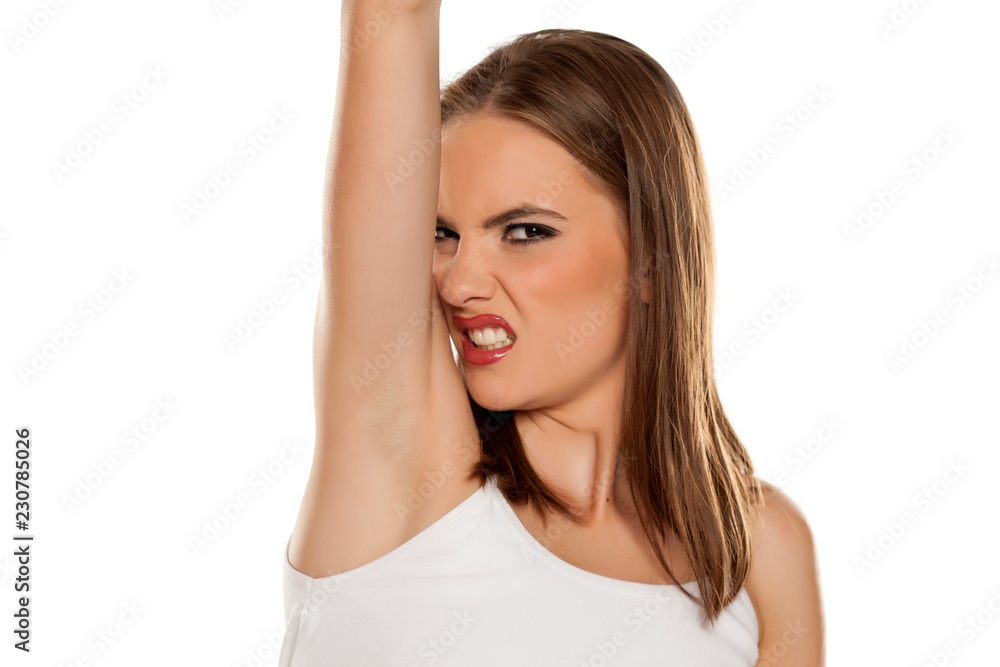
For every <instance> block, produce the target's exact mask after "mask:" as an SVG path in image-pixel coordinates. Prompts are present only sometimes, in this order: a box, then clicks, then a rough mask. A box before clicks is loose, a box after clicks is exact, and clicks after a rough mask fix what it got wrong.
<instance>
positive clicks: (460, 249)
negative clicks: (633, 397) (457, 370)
mask: <svg viewBox="0 0 1000 667" xmlns="http://www.w3.org/2000/svg"><path fill="white" fill-rule="evenodd" d="M442 129H443V132H442V145H441V151H442V152H441V182H440V192H439V197H438V218H439V222H438V227H437V232H436V238H435V241H434V263H433V273H434V280H435V283H436V285H437V290H438V294H439V296H440V298H441V305H442V307H443V308H444V313H445V316H446V321H447V323H448V327H449V330H450V332H451V338H452V341H453V342H454V344H455V347H456V348H457V350H458V354H459V358H460V363H462V365H463V371H464V374H465V379H466V384H467V385H468V388H469V392H470V393H471V394H472V396H473V398H474V399H475V400H476V402H477V403H479V404H480V405H482V406H483V407H486V408H488V409H491V410H529V409H536V408H541V407H545V406H548V405H558V404H560V403H562V402H567V401H569V400H570V399H571V398H572V397H574V396H576V395H577V394H578V393H580V388H581V387H589V386H593V385H594V384H595V383H601V381H602V380H609V379H612V378H613V377H614V374H616V373H618V374H621V373H623V365H622V363H623V361H624V351H625V350H624V332H625V324H626V322H627V316H628V313H627V306H628V296H629V289H630V286H631V283H630V281H629V271H630V266H629V264H630V262H629V257H628V251H627V246H626V243H627V240H626V238H625V236H624V226H623V223H622V222H621V221H620V219H619V211H618V208H617V207H616V204H615V202H614V200H613V199H612V198H611V196H610V195H609V194H608V193H607V192H606V191H605V190H604V189H603V186H602V185H601V184H600V182H599V181H598V180H597V177H596V176H594V175H593V174H592V173H590V172H589V170H586V169H585V167H583V165H581V164H580V163H579V162H577V161H576V160H575V159H574V158H573V156H572V155H571V154H570V153H569V152H568V151H566V150H565V149H564V148H563V147H562V146H561V145H560V144H559V143H558V142H556V141H554V140H552V139H550V138H549V137H548V136H547V135H545V134H544V133H543V132H541V131H539V130H537V129H535V128H534V127H532V126H531V125H529V124H527V123H525V122H522V121H518V120H514V119H510V118H506V117H502V116H498V115H494V114H488V113H482V112H480V113H476V114H472V115H469V116H464V117H461V118H457V119H454V120H452V121H449V122H448V123H447V124H446V125H445V127H444V128H442ZM531 206H533V207H536V208H538V209H548V210H549V211H552V213H544V212H536V213H529V214H520V215H517V216H515V217H513V218H511V219H509V220H507V221H506V223H505V224H503V225H500V226H497V227H493V228H491V229H489V230H485V231H484V230H483V229H482V228H481V226H482V224H483V223H484V222H485V221H486V220H487V219H489V218H492V217H494V216H497V215H498V214H501V213H504V212H506V211H508V210H510V209H515V208H520V207H531ZM518 224H521V225H524V226H521V227H517V226H515V227H513V228H510V227H509V226H510V225H518ZM517 241H527V242H523V243H517ZM483 313H492V314H496V315H499V316H500V317H502V318H503V319H505V320H506V321H507V323H508V324H509V325H510V326H511V328H512V329H513V333H514V335H515V341H514V343H513V345H512V346H511V348H510V349H509V351H508V352H507V354H506V355H505V356H503V357H502V358H501V359H500V360H499V361H496V362H494V363H490V364H485V365H477V364H473V363H470V362H468V361H467V360H466V358H465V351H464V345H463V340H462V338H463V334H461V333H460V331H459V329H458V328H457V326H456V325H455V322H454V320H453V317H454V316H455V315H458V316H460V317H466V318H469V317H473V316H475V315H480V314H483Z"/></svg>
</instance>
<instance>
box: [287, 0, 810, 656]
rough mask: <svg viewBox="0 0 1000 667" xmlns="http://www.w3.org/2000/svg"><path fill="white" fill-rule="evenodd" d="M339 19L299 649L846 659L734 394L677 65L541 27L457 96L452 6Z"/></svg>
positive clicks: (601, 38)
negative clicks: (733, 404)
mask: <svg viewBox="0 0 1000 667" xmlns="http://www.w3.org/2000/svg"><path fill="white" fill-rule="evenodd" d="M342 12H343V13H342V20H343V25H342V33H341V34H342V49H341V60H340V73H339V80H338V93H337V108H336V113H335V122H334V128H333V133H332V139H331V144H330V153H329V161H328V172H327V181H326V182H327V191H326V193H325V206H324V209H323V235H324V236H323V241H324V250H325V260H324V261H325V266H324V275H323V281H322V286H321V289H320V298H319V305H318V311H317V315H316V324H315V339H314V341H315V342H314V359H315V367H314V375H315V378H314V380H315V401H316V446H315V451H314V456H313V461H312V467H311V471H310V476H309V480H308V484H307V487H306V491H305V496H304V498H303V501H302V506H301V510H300V512H299V516H298V520H297V522H296V524H295V527H294V530H293V532H292V534H291V536H290V539H289V541H288V544H287V547H286V553H285V562H284V576H285V579H284V586H285V589H284V590H285V612H286V621H287V628H286V635H285V639H284V643H283V645H282V649H281V657H280V665H282V667H291V666H295V667H313V666H318V665H352V666H353V665H401V666H404V667H405V666H408V665H432V664H435V665H464V666H468V665H476V666H483V665H504V666H507V665H545V666H549V665H557V664H563V665H574V666H576V665H587V666H590V665H595V666H596V665H606V664H617V665H653V664H669V665H698V666H707V665H711V666H713V667H721V666H725V665H733V666H736V665H741V666H753V665H758V666H763V665H770V666H778V665H781V666H786V667H788V666H792V665H794V666H795V667H819V666H822V665H823V664H824V657H823V656H824V632H823V619H822V611H821V602H820V592H819V584H818V574H817V571H816V565H815V556H814V552H813V543H812V537H811V533H810V530H809V527H808V524H807V523H806V520H805V519H804V518H803V516H802V514H801V512H800V511H799V510H798V509H797V507H796V506H795V505H794V504H793V503H792V502H791V500H789V498H788V497H787V496H785V495H784V494H783V493H781V492H780V491H779V490H777V489H776V488H774V487H773V486H771V485H769V484H767V483H765V482H762V481H760V480H759V479H757V478H756V477H755V476H754V471H753V466H752V464H751V461H750V458H749V456H748V455H747V452H746V450H745V449H744V447H743V445H742V444H741V442H740V440H739V439H738V437H737V436H736V434H735V433H734V431H733V428H732V426H731V425H730V423H729V421H728V420H727V418H726V416H725V414H724V412H723V409H722V406H721V405H720V401H719V396H718V393H717V391H716V385H715V378H714V372H713V363H712V348H711V341H712V307H713V279H714V273H713V262H714V246H713V232H712V223H711V213H710V208H709V195H708V184H707V181H706V177H705V171H704V166H703V163H702V157H701V152H700V148H699V145H698V140H697V136H696V134H695V131H694V128H693V126H692V122H691V118H690V116H689V114H688V111H687V108H686V106H685V104H684V101H683V99H682V98H681V95H680V93H679V92H678V90H677V88H676V87H675V86H674V83H673V81H672V80H671V79H670V77H669V76H668V75H667V74H666V72H664V70H663V69H662V67H661V66H660V65H659V64H658V63H656V61H654V60H653V59H652V58H650V56H648V55H647V54H646V53H645V52H643V51H642V50H640V49H638V48H637V47H635V46H633V45H632V44H629V43H628V42H625V41H623V40H621V39H618V38H615V37H612V36H610V35H606V34H602V33H595V32H588V31H576V30H542V31H539V32H536V33H531V34H527V35H522V36H520V37H518V38H516V39H514V40H513V41H511V42H510V43H508V44H505V45H502V46H500V47H499V48H497V49H496V50H494V51H493V52H492V53H490V54H489V55H488V56H487V57H486V58H485V59H483V61H482V62H480V63H479V64H477V65H476V66H475V67H473V68H472V69H471V70H470V71H468V72H466V73H465V74H464V75H462V76H461V77H459V78H457V79H456V80H454V81H452V82H451V83H450V84H449V85H447V87H446V88H445V89H444V91H443V92H442V91H440V90H439V79H438V66H439V63H438V31H439V23H438V21H439V14H440V0H405V1H403V0H346V1H345V2H344V4H343V8H342ZM449 341H453V342H454V344H455V346H456V348H457V350H458V357H457V358H456V357H455V356H453V353H452V348H451V345H450V342H449Z"/></svg>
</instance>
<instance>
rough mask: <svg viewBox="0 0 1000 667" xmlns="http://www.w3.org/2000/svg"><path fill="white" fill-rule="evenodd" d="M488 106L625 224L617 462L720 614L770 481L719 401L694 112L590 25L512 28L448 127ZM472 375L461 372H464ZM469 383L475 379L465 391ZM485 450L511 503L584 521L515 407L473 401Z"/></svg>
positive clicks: (707, 219) (482, 471) (446, 116)
mask: <svg viewBox="0 0 1000 667" xmlns="http://www.w3.org/2000/svg"><path fill="white" fill-rule="evenodd" d="M476 111H489V112H492V113H496V114H501V115H506V116H508V117H511V118H515V119H519V120H522V121H526V122H528V123H531V124H532V125H533V126H535V127H537V128H538V129H540V130H542V131H544V132H545V133H547V134H548V135H549V136H550V137H552V138H554V139H555V140H556V141H558V142H559V143H561V144H562V145H563V146H564V147H565V148H566V149H567V150H568V151H569V152H570V153H571V154H572V155H573V157H574V158H576V160H578V161H579V163H581V164H582V165H584V166H586V167H587V168H588V169H589V170H590V171H591V172H593V173H594V174H596V175H597V176H598V177H600V179H602V180H603V182H604V183H605V184H606V185H607V186H608V188H609V192H611V193H613V194H614V195H615V197H616V198H617V199H618V201H619V205H620V209H621V210H622V211H623V213H624V216H623V219H624V220H626V221H627V230H628V231H627V238H628V239H629V240H630V244H629V245H630V256H631V262H632V263H631V266H632V267H640V268H639V270H638V271H635V270H633V271H632V280H631V282H632V283H638V282H639V281H640V280H645V281H647V282H648V289H649V303H648V304H647V303H644V302H643V300H642V298H641V290H639V289H635V288H633V286H632V285H630V286H629V287H630V289H629V293H630V297H629V298H630V300H629V317H628V326H627V331H626V346H627V367H626V381H625V391H624V397H623V405H622V426H621V433H620V440H619V442H620V448H619V458H618V466H619V472H621V471H624V474H625V475H626V479H627V480H628V484H629V488H630V490H631V494H632V498H633V501H634V503H635V507H636V511H637V513H638V516H639V519H640V523H641V525H642V528H643V531H644V533H645V535H646V537H647V539H648V540H649V542H650V544H651V545H652V548H653V550H654V552H655V553H656V556H657V559H658V560H659V561H660V563H661V565H662V566H663V567H664V569H665V570H666V571H667V573H668V575H669V577H670V579H671V580H672V581H674V582H677V583H680V582H678V580H677V578H676V577H675V576H674V573H673V572H672V571H671V569H670V566H669V565H668V563H667V562H666V559H665V558H664V555H663V551H662V549H661V544H662V540H663V539H664V536H665V534H666V530H667V529H669V530H671V531H673V532H674V534H676V535H677V537H678V538H679V540H680V542H681V543H682V544H683V545H684V549H685V553H686V554H687V557H688V559H689V560H690V562H691V565H692V567H693V568H694V572H695V574H696V576H697V579H698V587H699V591H700V599H696V598H695V597H694V596H692V595H691V594H690V593H689V592H688V591H687V590H685V589H684V588H680V590H681V591H683V593H684V594H685V595H687V596H688V597H689V598H690V599H692V600H696V601H697V602H699V603H700V604H701V606H702V609H703V610H704V613H703V620H707V621H709V622H710V623H712V624H714V622H715V620H716V619H717V618H718V616H719V614H720V612H721V611H722V609H723V607H725V606H726V605H728V604H729V603H730V602H732V600H733V599H734V598H735V597H736V595H737V594H738V593H739V591H740V589H741V588H742V587H743V584H744V581H745V579H746V576H747V572H748V570H749V565H750V557H751V547H752V545H751V534H750V525H751V519H752V513H753V512H754V511H755V508H756V507H758V506H759V503H758V500H759V498H760V494H761V488H760V484H759V481H758V480H757V478H756V477H755V476H754V470H753V465H752V463H751V461H750V457H749V455H748V454H747V452H746V450H745V448H744V447H743V444H742V443H741V442H740V440H739V438H738V437H737V436H736V433H735V431H734V430H733V427H732V425H731V424H730V423H729V420H728V419H727V418H726V415H725V413H724V411H723V409H722V405H721V402H720V400H719V395H718V392H717V389H716V383H715V374H714V368H713V357H712V314H713V313H712V311H713V302H714V280H715V266H714V262H715V245H714V239H713V229H712V215H711V209H710V201H709V190H708V183H707V178H706V175H705V167H704V164H703V161H702V155H701V148H700V145H699V142H698V138H697V135H696V133H695V130H694V126H693V124H692V122H691V117H690V114H689V112H688V109H687V106H686V104H685V103H684V100H683V98H682V97H681V94H680V92H679V91H678V90H677V87H676V85H675V84H674V82H673V80H672V79H671V78H670V76H669V75H668V74H667V73H666V71H665V70H664V69H663V67H662V66H661V65H660V64H659V63H657V61H656V60H654V59H653V58H652V57H650V56H649V55H648V54H647V53H645V52H644V51H642V50H641V49H639V48H638V47H636V46H634V45H633V44H631V43H629V42H627V41H625V40H623V39H620V38H618V37H614V36H612V35H608V34H604V33H600V32H591V31H586V30H567V29H547V30H539V31H537V32H533V33H528V34H524V35H520V36H517V37H515V38H514V39H513V40H512V41H510V42H508V43H506V44H502V45H500V46H499V47H497V48H495V49H494V50H493V51H491V52H490V53H489V54H488V55H487V56H486V57H485V58H484V59H483V60H482V61H481V62H479V63H478V64H476V65H475V66H473V67H472V68H471V69H469V70H468V71H466V72H465V73H463V74H461V75H460V76H458V77H457V78H455V79H454V80H453V81H451V82H450V83H448V84H447V85H446V86H445V87H444V89H443V90H442V93H441V120H442V126H444V124H446V123H447V122H448V121H449V120H452V119H456V118H458V117H461V116H463V115H466V114H470V113H473V112H476ZM463 377H464V374H463ZM466 391H467V392H468V388H466ZM469 401H470V403H471V406H472V409H473V414H474V416H475V420H476V423H477V425H478V426H479V431H480V435H481V436H483V435H484V434H488V435H487V437H481V439H482V458H481V460H480V461H479V462H478V464H477V465H476V467H475V468H474V470H473V471H472V473H471V474H470V475H469V479H470V480H472V479H477V478H478V479H479V480H480V481H482V482H485V481H486V480H487V479H488V478H490V477H491V476H494V475H495V476H496V478H497V484H498V487H499V489H500V490H501V491H502V492H503V493H504V496H505V497H506V498H507V499H508V500H509V501H510V502H512V503H517V504H520V503H523V502H531V503H532V504H534V506H535V507H537V508H538V509H539V510H540V511H541V513H542V515H543V516H545V515H546V510H554V511H557V512H561V513H562V514H563V515H564V516H567V517H569V518H570V519H572V520H574V521H576V520H578V517H577V516H576V515H575V514H574V512H573V511H572V510H571V509H570V507H569V506H568V505H567V504H566V503H565V502H564V501H563V500H562V499H561V498H560V497H559V496H557V495H556V494H555V493H554V492H553V491H552V490H551V489H550V488H549V487H548V486H547V485H546V484H545V483H544V482H543V481H542V480H541V478H540V477H539V476H538V475H537V474H536V472H535V471H534V470H533V469H532V467H531V465H530V463H529V461H528V458H527V456H526V454H525V450H524V446H523V443H522V441H521V438H520V435H519V434H518V431H517V428H516V427H515V423H514V420H513V419H511V418H510V417H511V416H512V413H510V412H508V413H496V412H492V411H490V410H487V409H485V408H483V407H481V406H480V405H478V404H477V403H476V402H475V400H474V399H473V398H472V396H471V394H470V395H469Z"/></svg>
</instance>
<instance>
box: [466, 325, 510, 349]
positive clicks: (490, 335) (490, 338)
mask: <svg viewBox="0 0 1000 667" xmlns="http://www.w3.org/2000/svg"><path fill="white" fill-rule="evenodd" d="M468 334H469V339H470V340H471V341H472V342H473V343H475V344H476V347H480V348H482V349H485V350H496V349H497V348H501V347H504V346H506V345H509V344H510V343H512V342H513V341H514V337H513V336H511V335H510V334H508V333H507V331H506V330H504V329H503V328H502V327H482V328H480V329H469V331H468Z"/></svg>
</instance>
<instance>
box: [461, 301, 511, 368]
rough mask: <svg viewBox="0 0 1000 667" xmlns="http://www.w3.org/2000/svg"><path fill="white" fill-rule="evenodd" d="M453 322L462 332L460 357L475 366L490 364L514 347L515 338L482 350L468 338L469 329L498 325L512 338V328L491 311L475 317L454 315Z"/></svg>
mask: <svg viewBox="0 0 1000 667" xmlns="http://www.w3.org/2000/svg"><path fill="white" fill-rule="evenodd" d="M452 321H453V322H454V323H455V327H456V328H457V329H458V332H459V333H460V334H462V357H463V358H464V359H465V361H467V362H469V363H470V364H476V365H477V366H483V365H485V364H492V363H495V362H497V361H500V360H501V359H502V358H504V357H505V356H507V353H508V352H510V351H511V349H513V347H514V343H515V342H516V341H515V340H512V341H511V342H510V344H509V345H505V346H503V347H501V348H498V349H496V350H482V349H480V348H478V347H476V345H475V343H473V342H472V339H470V338H469V334H468V331H469V329H479V328H482V327H500V328H502V329H503V330H504V331H506V332H507V333H509V334H510V337H511V338H514V335H515V334H514V330H513V329H512V328H511V326H510V325H509V324H507V320H505V319H504V318H502V317H500V316H499V315H494V314H493V313H485V314H483V315H476V316H475V317H469V318H466V317H459V316H458V315H455V316H454V317H453V318H452Z"/></svg>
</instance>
